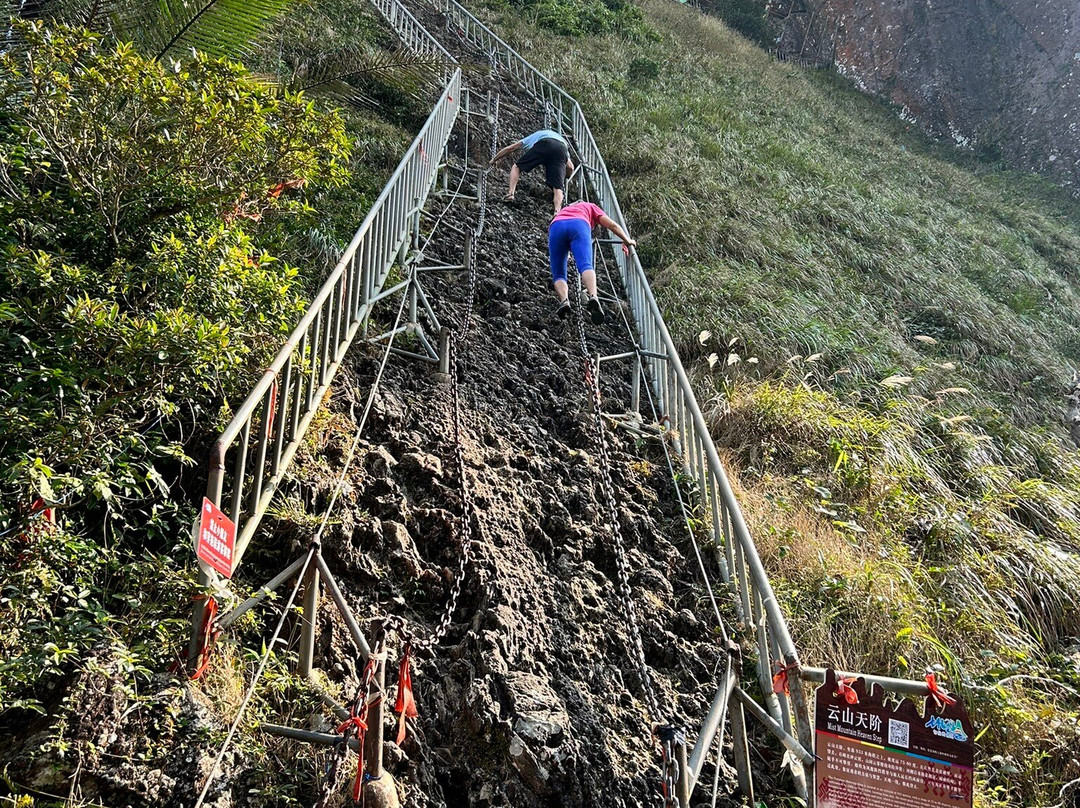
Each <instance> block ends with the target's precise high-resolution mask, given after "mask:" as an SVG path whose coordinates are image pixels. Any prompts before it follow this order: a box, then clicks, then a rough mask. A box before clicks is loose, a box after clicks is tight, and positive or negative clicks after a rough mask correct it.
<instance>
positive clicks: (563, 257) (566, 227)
mask: <svg viewBox="0 0 1080 808" xmlns="http://www.w3.org/2000/svg"><path fill="white" fill-rule="evenodd" d="M571 252H573V253H574V263H575V264H576V265H577V270H578V274H580V273H582V272H588V271H589V270H591V269H592V268H593V265H592V228H591V227H589V223H588V222H587V221H585V220H584V219H559V220H558V221H555V222H552V223H551V227H549V228H548V257H549V258H550V259H551V280H552V281H565V280H566V261H567V259H568V258H569V256H570V253H571Z"/></svg>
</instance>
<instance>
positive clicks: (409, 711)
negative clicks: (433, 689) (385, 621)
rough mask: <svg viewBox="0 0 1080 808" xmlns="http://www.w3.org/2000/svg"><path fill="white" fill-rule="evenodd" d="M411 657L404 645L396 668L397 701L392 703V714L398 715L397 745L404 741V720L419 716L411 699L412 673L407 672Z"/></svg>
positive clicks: (410, 647) (409, 647)
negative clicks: (399, 662)
mask: <svg viewBox="0 0 1080 808" xmlns="http://www.w3.org/2000/svg"><path fill="white" fill-rule="evenodd" d="M410 657H412V646H411V645H408V644H406V645H405V649H404V652H403V653H402V656H401V667H399V668H398V685H397V700H396V701H395V702H394V712H396V713H400V718H399V719H398V734H397V741H396V743H397V745H398V746H401V742H402V741H404V740H405V719H406V718H416V717H417V716H419V715H420V713H418V712H417V711H416V699H414V698H413V685H412V672H411V671H410V670H409V659H410Z"/></svg>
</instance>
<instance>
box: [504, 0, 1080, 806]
mask: <svg viewBox="0 0 1080 808" xmlns="http://www.w3.org/2000/svg"><path fill="white" fill-rule="evenodd" d="M583 5H587V4H583ZM638 5H639V8H640V9H641V11H642V12H643V19H644V23H643V24H641V25H636V26H634V27H632V28H628V29H627V30H624V31H623V32H622V33H607V34H604V35H600V36H588V37H583V36H576V37H575V36H552V34H551V33H550V30H549V29H550V28H551V26H550V24H549V23H548V22H547V19H546V18H545V15H544V14H543V13H540V11H537V10H536V9H543V8H545V6H544V5H543V4H541V5H538V6H535V7H534V10H533V12H532V13H531V14H530V13H525V14H522V13H521V12H520V11H516V12H515V13H513V14H511V13H506V12H505V7H504V6H500V5H497V4H495V5H489V6H488V8H487V9H485V10H484V12H483V13H486V14H487V15H489V16H490V17H491V18H493V19H494V20H497V24H498V26H499V28H500V30H501V31H503V32H504V33H505V35H506V36H507V38H508V39H509V41H511V42H512V43H514V44H515V45H516V46H518V47H520V48H521V49H522V51H523V52H524V53H525V55H526V57H527V58H528V59H530V61H532V62H533V63H534V64H536V65H537V66H538V67H539V68H540V69H541V70H544V71H545V72H547V73H548V74H549V75H551V76H552V77H554V78H555V79H556V80H557V81H558V82H560V83H561V84H562V85H563V86H564V87H565V88H566V89H567V90H569V91H570V92H571V93H573V94H575V95H576V96H577V97H578V98H579V99H580V101H581V102H582V104H583V106H584V108H585V110H586V114H587V116H588V118H589V120H590V123H591V124H592V127H593V130H594V133H595V134H596V136H597V139H598V141H599V143H600V145H601V148H602V149H603V151H604V154H605V156H606V159H607V161H608V168H609V169H610V171H611V173H612V175H613V176H614V177H615V181H616V186H617V188H618V189H619V193H620V199H621V201H622V205H623V210H624V212H625V213H626V215H627V217H628V219H629V221H630V224H631V227H632V229H633V231H634V234H635V236H636V237H637V239H638V240H639V244H640V253H641V256H642V259H643V262H644V263H645V264H646V267H647V269H648V271H649V272H650V274H651V276H652V278H653V282H654V289H655V291H656V294H657V297H658V299H659V300H660V302H661V305H662V307H663V308H664V310H665V315H666V316H667V318H668V323H669V326H670V327H671V328H672V331H673V334H674V336H675V338H676V341H677V343H678V344H679V347H680V351H681V353H682V355H683V358H684V361H687V362H688V364H690V365H691V368H692V372H693V373H694V375H695V377H696V379H697V381H698V385H699V397H700V399H701V400H702V401H703V402H707V404H706V408H707V410H708V416H709V417H710V419H711V422H712V424H713V426H714V429H715V433H716V435H717V436H718V439H719V440H720V442H721V444H722V445H723V446H724V447H725V448H726V450H727V452H728V460H729V463H730V464H731V468H732V470H733V472H734V473H735V474H736V475H737V476H738V478H739V480H740V487H741V491H742V497H743V500H744V502H745V505H746V510H747V512H748V518H749V519H750V521H751V523H752V531H753V533H754V535H755V536H756V537H757V541H758V542H759V544H760V546H761V549H762V553H763V555H764V556H765V558H766V562H767V564H768V565H769V566H770V569H771V570H772V573H773V574H774V576H775V579H774V584H775V585H776V587H777V589H778V590H779V593H780V595H781V597H782V598H783V599H784V601H785V609H786V612H787V613H788V614H789V615H790V618H791V621H792V625H793V629H794V631H795V633H796V640H797V643H798V644H799V647H800V649H801V650H802V653H803V655H804V658H805V659H806V660H807V661H809V662H811V663H814V664H822V663H832V664H836V665H840V666H846V667H850V668H854V669H859V670H867V671H876V672H879V673H890V674H896V675H902V676H913V677H916V678H917V677H919V676H921V674H922V671H923V669H924V668H925V667H926V666H930V665H935V666H941V667H942V668H944V669H945V671H946V673H947V677H948V678H949V680H950V684H951V686H953V687H954V688H957V689H959V690H961V692H963V693H964V695H965V697H966V698H967V700H968V702H969V703H970V704H971V705H972V708H973V710H974V712H975V713H976V716H977V721H978V722H979V724H980V726H981V727H983V728H984V729H985V732H984V733H983V734H982V735H981V737H980V739H979V746H980V750H981V753H982V754H981V761H982V762H981V765H980V783H979V802H980V803H981V804H983V805H1005V804H1011V805H1032V804H1042V805H1050V804H1053V803H1056V802H1058V800H1059V792H1060V791H1061V789H1062V788H1063V787H1065V792H1064V794H1063V797H1065V798H1068V797H1069V794H1070V793H1071V790H1072V789H1073V788H1075V786H1076V784H1075V783H1073V784H1071V785H1068V786H1066V784H1069V783H1071V781H1072V780H1073V779H1075V778H1077V777H1080V762H1078V761H1076V760H1075V759H1074V755H1073V750H1075V749H1076V748H1077V744H1078V742H1080V724H1078V710H1077V708H1078V705H1080V697H1078V690H1080V653H1078V645H1077V643H1078V639H1077V638H1078V636H1080V610H1078V609H1077V606H1076V604H1077V603H1078V602H1080V508H1078V497H1077V494H1076V491H1077V490H1078V484H1080V464H1078V463H1077V460H1076V456H1075V453H1074V451H1073V450H1072V448H1071V447H1068V446H1066V445H1065V444H1064V443H1063V441H1062V437H1063V435H1064V432H1063V430H1062V429H1061V427H1060V425H1059V421H1060V413H1061V408H1060V401H1061V388H1062V385H1063V384H1065V383H1067V382H1068V381H1069V379H1070V378H1071V376H1072V372H1073V371H1072V369H1073V367H1074V366H1075V365H1076V364H1077V363H1078V360H1080V309H1078V308H1077V298H1078V296H1077V289H1076V280H1077V264H1078V259H1080V206H1078V205H1077V204H1076V203H1075V202H1074V201H1071V200H1069V199H1068V198H1067V197H1066V196H1065V195H1064V194H1063V193H1062V192H1060V191H1059V190H1058V189H1056V188H1054V187H1052V186H1049V185H1047V184H1045V183H1042V182H1041V181H1039V180H1037V179H1033V178H1030V177H1027V176H1023V175H1019V174H1016V173H1009V172H1006V171H1003V170H1000V169H999V168H997V167H995V166H988V165H984V164H979V163H977V162H976V161H975V160H974V159H973V158H972V157H971V156H969V155H966V154H964V153H958V152H956V151H953V150H952V149H950V148H948V147H946V146H943V145H938V144H934V143H932V142H928V141H927V140H925V139H924V138H923V137H922V136H920V135H919V134H918V133H917V132H913V131H911V132H909V131H908V129H907V126H906V125H905V124H904V123H903V121H901V120H900V119H899V118H898V117H897V116H896V115H895V114H894V112H893V111H892V110H889V109H886V108H884V107H882V106H881V105H879V104H878V103H876V102H874V101H872V100H870V99H867V98H864V97H862V96H860V95H859V94H857V93H856V92H855V91H854V90H852V89H851V88H849V87H848V86H846V85H845V84H844V83H843V82H842V81H840V80H838V79H837V78H835V77H833V76H830V75H828V74H826V73H820V72H809V71H804V70H802V69H799V68H794V67H791V66H788V65H785V64H780V63H776V62H775V61H773V60H771V59H770V58H769V57H768V56H767V55H766V54H765V53H763V52H762V51H761V50H760V49H758V48H757V47H755V46H754V45H752V44H750V43H749V42H747V41H746V40H744V39H742V38H741V37H740V36H738V35H736V34H734V33H732V32H731V31H729V30H728V29H727V28H725V26H724V25H723V24H722V23H721V22H719V21H718V20H715V19H711V18H708V17H704V16H702V15H700V14H698V13H697V12H695V11H694V10H692V9H689V8H685V7H683V6H679V5H677V4H675V3H670V2H662V0H644V1H643V2H641V3H639V4H638ZM705 332H708V333H705Z"/></svg>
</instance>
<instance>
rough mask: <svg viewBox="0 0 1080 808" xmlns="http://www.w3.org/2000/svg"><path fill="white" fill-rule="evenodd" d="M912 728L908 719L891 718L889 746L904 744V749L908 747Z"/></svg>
mask: <svg viewBox="0 0 1080 808" xmlns="http://www.w3.org/2000/svg"><path fill="white" fill-rule="evenodd" d="M910 730H911V724H909V723H908V722H907V721H897V720H896V719H895V718H890V719H889V746H902V747H904V749H907V748H908V743H909V741H908V734H909V731H910Z"/></svg>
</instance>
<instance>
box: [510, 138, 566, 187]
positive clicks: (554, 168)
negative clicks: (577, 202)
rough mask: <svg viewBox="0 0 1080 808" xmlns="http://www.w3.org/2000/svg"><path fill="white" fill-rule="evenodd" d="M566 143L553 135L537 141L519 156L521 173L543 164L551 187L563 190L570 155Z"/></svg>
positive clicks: (518, 164)
mask: <svg viewBox="0 0 1080 808" xmlns="http://www.w3.org/2000/svg"><path fill="white" fill-rule="evenodd" d="M568 154H569V153H568V152H567V150H566V144H565V143H563V142H562V141H561V140H556V139H555V138H553V137H546V138H544V139H543V140H538V141H536V145H534V146H533V147H532V148H531V149H529V150H527V151H526V152H525V153H524V154H523V155H521V157H519V158H518V161H517V167H518V168H519V169H521V173H522V174H524V173H525V172H526V171H532V170H533V169H534V168H536V167H537V166H540V165H542V166H543V167H544V172H545V173H546V175H547V176H546V181H547V184H548V187H549V188H553V189H555V190H556V191H561V190H562V189H563V186H564V185H565V184H566V158H567V156H568Z"/></svg>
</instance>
